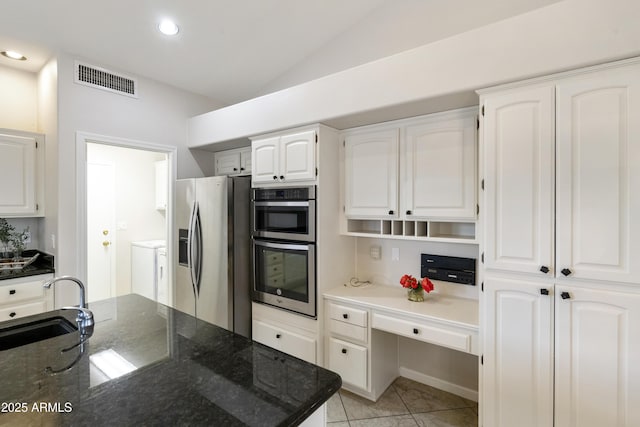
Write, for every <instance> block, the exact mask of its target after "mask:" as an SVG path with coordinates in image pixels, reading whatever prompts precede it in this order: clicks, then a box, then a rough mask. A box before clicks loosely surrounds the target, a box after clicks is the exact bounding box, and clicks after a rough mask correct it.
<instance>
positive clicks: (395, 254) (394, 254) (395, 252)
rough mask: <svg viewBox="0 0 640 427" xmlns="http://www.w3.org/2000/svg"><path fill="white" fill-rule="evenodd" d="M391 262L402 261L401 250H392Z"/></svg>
mask: <svg viewBox="0 0 640 427" xmlns="http://www.w3.org/2000/svg"><path fill="white" fill-rule="evenodd" d="M391 261H400V248H391Z"/></svg>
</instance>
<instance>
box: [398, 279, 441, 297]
mask: <svg viewBox="0 0 640 427" xmlns="http://www.w3.org/2000/svg"><path fill="white" fill-rule="evenodd" d="M400 284H401V285H402V287H403V288H407V289H409V290H411V289H418V279H416V278H415V277H413V276H411V275H409V274H405V275H404V276H402V277H401V278H400ZM420 286H422V289H424V290H425V292H426V293H429V292H431V291H432V290H433V289H434V286H433V282H432V281H431V280H429V278H428V277H423V278H422V279H421V280H420Z"/></svg>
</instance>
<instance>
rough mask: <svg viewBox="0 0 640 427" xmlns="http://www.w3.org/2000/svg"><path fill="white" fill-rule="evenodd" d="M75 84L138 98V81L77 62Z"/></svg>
mask: <svg viewBox="0 0 640 427" xmlns="http://www.w3.org/2000/svg"><path fill="white" fill-rule="evenodd" d="M75 82H76V83H78V84H81V85H85V86H89V87H93V88H96V89H102V90H106V91H109V92H114V93H119V94H120V95H126V96H130V97H133V98H137V97H138V82H137V80H136V79H132V78H130V77H127V76H124V75H122V74H116V73H113V72H111V71H109V70H105V69H104V68H100V67H95V66H93V65H89V64H83V63H82V62H78V61H76V73H75Z"/></svg>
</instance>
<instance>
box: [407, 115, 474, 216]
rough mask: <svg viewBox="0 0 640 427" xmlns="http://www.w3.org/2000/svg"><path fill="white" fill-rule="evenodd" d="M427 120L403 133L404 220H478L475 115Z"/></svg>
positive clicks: (409, 126)
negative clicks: (476, 218) (476, 217)
mask: <svg viewBox="0 0 640 427" xmlns="http://www.w3.org/2000/svg"><path fill="white" fill-rule="evenodd" d="M460 116H461V117H460V118H450V119H446V118H441V117H440V116H437V115H436V116H435V117H431V118H429V119H426V120H422V121H417V122H416V123H412V124H410V125H407V126H406V127H405V130H404V149H403V150H402V151H403V156H404V159H403V164H404V172H405V174H406V175H405V178H404V181H403V183H404V194H405V201H404V213H405V215H406V217H407V218H445V219H469V220H474V219H475V216H476V158H477V154H476V117H475V113H466V114H465V113H463V114H460Z"/></svg>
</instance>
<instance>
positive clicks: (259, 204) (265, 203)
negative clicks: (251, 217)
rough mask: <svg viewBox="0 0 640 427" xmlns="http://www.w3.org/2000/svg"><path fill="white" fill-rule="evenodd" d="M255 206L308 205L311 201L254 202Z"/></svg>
mask: <svg viewBox="0 0 640 427" xmlns="http://www.w3.org/2000/svg"><path fill="white" fill-rule="evenodd" d="M253 205H254V206H293V207H308V206H309V201H304V202H253Z"/></svg>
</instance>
